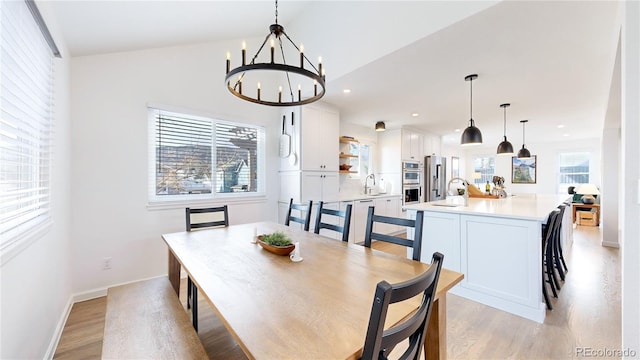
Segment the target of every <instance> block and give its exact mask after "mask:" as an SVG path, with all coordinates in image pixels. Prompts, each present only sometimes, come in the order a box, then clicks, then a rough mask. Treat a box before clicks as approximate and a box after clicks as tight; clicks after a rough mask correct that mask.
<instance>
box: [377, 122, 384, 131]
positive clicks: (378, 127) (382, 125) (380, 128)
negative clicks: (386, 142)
mask: <svg viewBox="0 0 640 360" xmlns="http://www.w3.org/2000/svg"><path fill="white" fill-rule="evenodd" d="M386 129H387V128H386V126H385V125H384V121H378V122H377V123H376V131H385V130H386Z"/></svg>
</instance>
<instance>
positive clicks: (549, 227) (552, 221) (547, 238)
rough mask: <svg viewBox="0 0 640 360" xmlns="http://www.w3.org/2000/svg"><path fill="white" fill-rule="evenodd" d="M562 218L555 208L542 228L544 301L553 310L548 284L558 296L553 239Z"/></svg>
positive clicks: (555, 296)
mask: <svg viewBox="0 0 640 360" xmlns="http://www.w3.org/2000/svg"><path fill="white" fill-rule="evenodd" d="M561 220H562V219H560V209H554V210H553V211H551V212H550V213H549V215H548V216H547V222H546V224H545V226H544V227H543V228H542V295H543V296H544V302H545V303H546V304H547V309H549V310H553V306H552V305H551V300H550V299H549V293H548V291H547V284H549V286H550V287H551V291H552V292H553V297H554V298H557V297H558V293H557V292H556V288H559V285H558V284H557V283H558V280H557V279H556V278H555V273H554V270H553V259H552V257H553V251H552V241H553V234H554V232H555V227H556V223H557V222H558V221H561Z"/></svg>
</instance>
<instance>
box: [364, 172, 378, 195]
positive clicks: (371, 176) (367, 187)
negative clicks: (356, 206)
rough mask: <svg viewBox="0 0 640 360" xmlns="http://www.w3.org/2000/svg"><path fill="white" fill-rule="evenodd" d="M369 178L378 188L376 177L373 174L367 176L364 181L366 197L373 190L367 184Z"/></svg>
mask: <svg viewBox="0 0 640 360" xmlns="http://www.w3.org/2000/svg"><path fill="white" fill-rule="evenodd" d="M369 178H372V179H373V186H376V176H375V175H373V174H369V175H367V177H366V178H365V179H364V194H365V195H368V193H371V188H370V187H369V186H367V183H368V182H369ZM367 190H368V191H367Z"/></svg>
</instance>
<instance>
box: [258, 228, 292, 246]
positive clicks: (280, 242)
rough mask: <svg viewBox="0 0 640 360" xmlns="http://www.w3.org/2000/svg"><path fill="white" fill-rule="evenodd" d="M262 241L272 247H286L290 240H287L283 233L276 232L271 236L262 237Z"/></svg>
mask: <svg viewBox="0 0 640 360" xmlns="http://www.w3.org/2000/svg"><path fill="white" fill-rule="evenodd" d="M262 241H264V242H265V243H267V244H269V245H273V246H288V245H291V239H289V238H288V237H287V236H286V235H285V234H284V233H282V232H280V231H276V232H274V233H273V234H269V235H266V234H265V235H262Z"/></svg>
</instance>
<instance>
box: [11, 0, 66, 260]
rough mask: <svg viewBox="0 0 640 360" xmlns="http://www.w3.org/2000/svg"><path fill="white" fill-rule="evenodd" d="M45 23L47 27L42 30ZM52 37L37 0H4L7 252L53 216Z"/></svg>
mask: <svg viewBox="0 0 640 360" xmlns="http://www.w3.org/2000/svg"><path fill="white" fill-rule="evenodd" d="M39 25H40V26H39ZM41 26H43V28H42V29H41ZM45 33H46V34H45ZM43 35H45V36H43ZM46 36H48V38H47V39H48V40H50V41H51V44H53V41H52V40H51V38H50V35H49V34H48V31H47V30H46V26H45V25H44V22H43V21H42V18H41V17H40V14H39V12H38V11H37V8H35V4H34V3H33V2H24V1H2V5H0V51H1V55H0V250H2V251H4V250H5V249H7V248H8V247H9V246H10V245H13V244H16V243H17V241H18V240H20V239H23V238H25V236H27V235H28V234H31V233H32V232H33V230H34V229H35V228H36V227H39V226H42V225H44V224H47V223H49V221H50V218H51V216H50V211H49V210H50V205H49V203H50V174H51V173H50V167H51V140H52V139H51V137H52V106H53V105H52V88H53V84H52V82H53V80H52V79H53V70H52V69H53V56H52V49H53V47H52V46H51V45H50V44H48V43H47V39H45V37H46ZM53 46H55V45H53ZM56 51H57V50H56ZM58 55H59V54H58Z"/></svg>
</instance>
